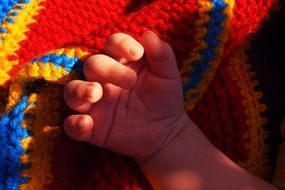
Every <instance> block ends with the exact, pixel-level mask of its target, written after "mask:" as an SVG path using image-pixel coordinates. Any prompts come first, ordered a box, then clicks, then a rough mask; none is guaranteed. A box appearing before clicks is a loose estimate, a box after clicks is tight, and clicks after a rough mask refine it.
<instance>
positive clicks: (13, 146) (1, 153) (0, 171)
mask: <svg viewBox="0 0 285 190" xmlns="http://www.w3.org/2000/svg"><path fill="white" fill-rule="evenodd" d="M27 106H28V102H27V96H24V97H22V98H21V99H20V101H19V103H18V104H17V105H16V106H15V107H14V108H13V109H12V110H10V111H9V112H8V113H7V114H5V115H3V116H2V117H1V118H0V190H2V189H3V190H4V189H5V190H17V189H18V188H19V185H20V184H23V183H27V182H28V179H27V178H25V177H21V175H20V173H21V170H22V169H23V168H25V167H27V166H25V165H23V164H22V163H21V162H20V155H22V154H25V153H26V150H24V149H23V148H22V145H21V140H22V139H24V138H27V137H28V136H29V135H28V131H27V129H25V128H22V127H21V123H22V121H23V120H24V117H25V114H24V110H25V109H26V107H27Z"/></svg>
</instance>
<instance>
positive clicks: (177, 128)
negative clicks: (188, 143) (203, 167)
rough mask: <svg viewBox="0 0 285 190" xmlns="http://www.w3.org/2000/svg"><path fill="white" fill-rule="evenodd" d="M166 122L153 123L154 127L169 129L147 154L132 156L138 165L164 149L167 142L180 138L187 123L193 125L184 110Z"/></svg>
mask: <svg viewBox="0 0 285 190" xmlns="http://www.w3.org/2000/svg"><path fill="white" fill-rule="evenodd" d="M166 123H169V122H160V123H159V124H157V123H155V124H154V125H156V126H155V127H156V128H165V131H168V130H167V129H166V128H170V129H171V130H170V131H169V132H168V134H167V135H166V136H165V137H164V138H163V139H162V140H161V142H160V143H159V145H158V146H157V147H154V148H153V149H152V150H151V151H150V152H149V153H148V154H147V155H144V156H140V157H133V158H134V159H135V161H136V162H137V163H138V164H139V165H142V164H144V163H146V162H148V160H151V159H152V158H153V157H155V156H156V155H157V154H159V153H160V151H161V150H163V149H165V148H166V147H167V146H168V145H169V144H171V143H173V141H176V140H177V139H180V136H181V135H182V134H183V131H184V129H185V128H186V127H187V126H189V124H191V125H195V124H194V123H193V122H192V121H191V120H190V118H189V117H188V114H187V113H186V112H185V111H183V112H182V113H181V115H180V116H179V117H178V118H177V119H176V120H175V121H174V122H171V124H166ZM168 125H170V126H168Z"/></svg>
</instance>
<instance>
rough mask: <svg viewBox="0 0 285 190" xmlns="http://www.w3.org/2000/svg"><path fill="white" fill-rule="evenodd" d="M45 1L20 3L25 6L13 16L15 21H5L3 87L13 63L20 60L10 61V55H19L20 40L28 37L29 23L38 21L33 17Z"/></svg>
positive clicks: (0, 75)
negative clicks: (26, 33) (17, 52)
mask: <svg viewBox="0 0 285 190" xmlns="http://www.w3.org/2000/svg"><path fill="white" fill-rule="evenodd" d="M43 1H44V0H33V1H31V2H30V3H27V4H22V3H18V4H17V5H21V6H24V7H25V8H24V9H18V10H17V12H18V13H19V15H17V16H14V17H13V19H14V21H15V22H14V23H9V22H7V21H4V22H3V24H2V27H3V28H5V29H6V30H7V31H8V32H7V33H1V34H0V38H2V39H3V40H2V41H1V42H0V49H1V52H0V60H1V62H0V63H1V64H0V87H1V86H2V87H3V86H4V85H5V83H6V82H7V81H9V80H10V76H9V74H8V72H9V71H10V70H11V69H12V67H13V65H17V64H18V60H13V61H9V59H8V57H9V56H15V57H17V54H16V51H17V50H18V49H19V48H20V45H19V42H21V41H23V40H24V39H25V38H26V36H25V32H27V31H28V30H29V29H28V25H29V24H31V23H34V22H36V21H35V20H34V19H33V17H34V16H36V15H37V14H38V13H39V11H40V10H41V9H42V8H44V7H42V6H40V3H41V2H43ZM17 5H16V6H17ZM13 11H15V9H13ZM11 17H12V16H11Z"/></svg>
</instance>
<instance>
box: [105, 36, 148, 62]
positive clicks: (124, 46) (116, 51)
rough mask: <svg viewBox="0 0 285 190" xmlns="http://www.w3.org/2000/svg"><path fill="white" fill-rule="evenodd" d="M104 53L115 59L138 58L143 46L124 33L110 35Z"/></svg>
mask: <svg viewBox="0 0 285 190" xmlns="http://www.w3.org/2000/svg"><path fill="white" fill-rule="evenodd" d="M105 50H106V53H107V54H108V55H110V56H112V57H114V58H117V59H119V60H120V59H122V58H123V59H126V60H128V61H137V60H139V59H140V58H141V57H142V56H143V53H144V49H143V46H142V45H141V44H140V43H139V42H138V41H136V40H135V39H134V38H132V37H131V36H129V35H127V34H124V33H116V34H113V35H111V36H110V37H109V38H108V39H107V41H106V44H105Z"/></svg>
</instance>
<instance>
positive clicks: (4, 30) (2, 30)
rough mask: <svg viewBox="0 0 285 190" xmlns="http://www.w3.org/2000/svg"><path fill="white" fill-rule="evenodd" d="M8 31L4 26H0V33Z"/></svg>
mask: <svg viewBox="0 0 285 190" xmlns="http://www.w3.org/2000/svg"><path fill="white" fill-rule="evenodd" d="M7 32H8V31H7V30H6V28H2V27H1V28H0V33H7Z"/></svg>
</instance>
